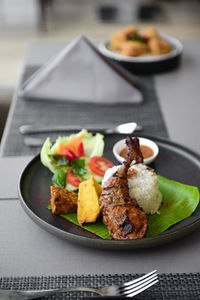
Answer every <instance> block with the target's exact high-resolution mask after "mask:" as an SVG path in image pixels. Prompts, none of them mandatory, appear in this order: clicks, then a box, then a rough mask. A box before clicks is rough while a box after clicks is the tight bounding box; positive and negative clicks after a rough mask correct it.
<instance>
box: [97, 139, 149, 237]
mask: <svg viewBox="0 0 200 300" xmlns="http://www.w3.org/2000/svg"><path fill="white" fill-rule="evenodd" d="M126 144H127V146H128V153H127V156H126V159H125V161H124V162H123V164H122V166H121V167H120V168H119V169H118V170H117V172H115V173H114V174H113V175H112V176H111V177H110V178H109V179H108V180H107V181H106V182H105V183H104V185H103V189H102V194H101V196H100V199H99V203H100V207H101V210H102V214H103V222H104V224H105V225H106V226H107V227H108V231H109V234H110V235H111V236H112V238H114V239H120V240H125V239H138V238H142V237H143V236H144V235H145V233H146V230H147V216H146V214H145V212H144V211H143V209H142V208H141V207H139V206H138V204H137V202H136V200H135V199H132V198H131V197H130V196H129V190H128V181H127V172H128V169H129V167H130V164H131V162H132V161H133V160H135V161H136V163H142V162H143V156H142V153H141V151H140V146H139V140H138V139H137V138H134V139H132V138H131V137H129V136H128V137H127V138H126Z"/></svg>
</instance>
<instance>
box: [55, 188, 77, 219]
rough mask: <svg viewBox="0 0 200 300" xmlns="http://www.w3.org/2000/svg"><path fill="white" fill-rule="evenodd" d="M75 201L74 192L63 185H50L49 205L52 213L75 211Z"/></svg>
mask: <svg viewBox="0 0 200 300" xmlns="http://www.w3.org/2000/svg"><path fill="white" fill-rule="evenodd" d="M77 201H78V195H77V194H76V193H74V192H72V191H68V190H67V189H65V188H63V187H58V186H51V207H52V213H53V214H54V215H60V214H69V213H73V212H76V210H77Z"/></svg>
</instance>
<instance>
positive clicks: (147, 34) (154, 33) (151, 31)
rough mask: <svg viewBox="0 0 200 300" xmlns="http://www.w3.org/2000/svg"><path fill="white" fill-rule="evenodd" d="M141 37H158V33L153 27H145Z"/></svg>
mask: <svg viewBox="0 0 200 300" xmlns="http://www.w3.org/2000/svg"><path fill="white" fill-rule="evenodd" d="M142 35H143V36H145V37H147V38H153V37H155V36H159V34H158V31H157V29H156V28H155V27H146V28H145V29H144V30H142Z"/></svg>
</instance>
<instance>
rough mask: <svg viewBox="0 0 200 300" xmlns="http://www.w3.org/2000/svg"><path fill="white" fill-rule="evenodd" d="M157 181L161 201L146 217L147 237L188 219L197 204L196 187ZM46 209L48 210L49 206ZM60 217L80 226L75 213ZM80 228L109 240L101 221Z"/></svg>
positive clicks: (160, 179)
mask: <svg viewBox="0 0 200 300" xmlns="http://www.w3.org/2000/svg"><path fill="white" fill-rule="evenodd" d="M158 181H159V189H160V192H161V193H162V195H163V200H162V204H161V206H160V209H159V212H158V213H156V214H154V215H149V216H148V230H147V233H146V236H147V237H150V236H155V235H158V234H160V233H162V232H164V231H165V230H167V229H168V228H169V227H171V226H172V225H175V224H177V223H178V222H180V221H182V220H184V219H185V218H187V217H189V216H190V215H191V214H192V213H193V212H194V211H195V209H196V207H197V205H198V203H199V190H198V188H197V187H194V186H190V185H186V184H182V183H179V182H176V181H174V180H170V179H166V178H164V177H162V176H158ZM48 208H50V206H49V205H48ZM61 217H63V218H65V219H67V220H69V221H71V222H72V223H74V224H76V225H78V226H80V225H79V223H78V220H77V214H76V213H71V214H63V215H61ZM81 227H83V228H85V229H86V230H88V231H90V232H92V233H95V234H96V235H98V236H100V237H101V238H103V239H111V236H110V235H109V233H108V229H107V227H106V226H105V225H104V224H103V222H102V220H101V219H98V220H97V221H96V222H95V223H90V224H86V225H83V226H81Z"/></svg>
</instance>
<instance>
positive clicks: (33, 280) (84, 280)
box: [0, 273, 200, 300]
mask: <svg viewBox="0 0 200 300" xmlns="http://www.w3.org/2000/svg"><path fill="white" fill-rule="evenodd" d="M140 275H141V274H140ZM140 275H138V274H134V275H131V274H122V275H117V274H116V275H75V276H49V277H46V276H45V277H44V276H40V277H2V278H0V288H1V289H20V290H21V289H22V290H28V289H51V288H61V287H74V286H89V287H96V288H99V287H103V286H106V285H113V284H116V285H122V284H123V283H124V282H126V281H129V280H132V279H135V278H137V277H138V276H140ZM91 296H95V298H96V294H91V293H89V292H68V293H65V294H59V295H56V296H49V297H45V298H44V297H43V298H40V299H56V300H57V299H60V300H61V299H63V300H64V299H77V300H78V299H83V298H86V299H88V298H91ZM134 299H146V300H147V299H154V300H157V299H158V300H162V299H163V300H175V299H177V300H178V299H181V300H184V299H190V300H192V299H195V300H196V299H200V273H189V274H160V275H159V282H158V283H157V284H155V285H154V286H152V287H151V288H149V289H148V290H146V291H144V292H143V293H141V294H139V295H137V296H136V297H135V298H134Z"/></svg>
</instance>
